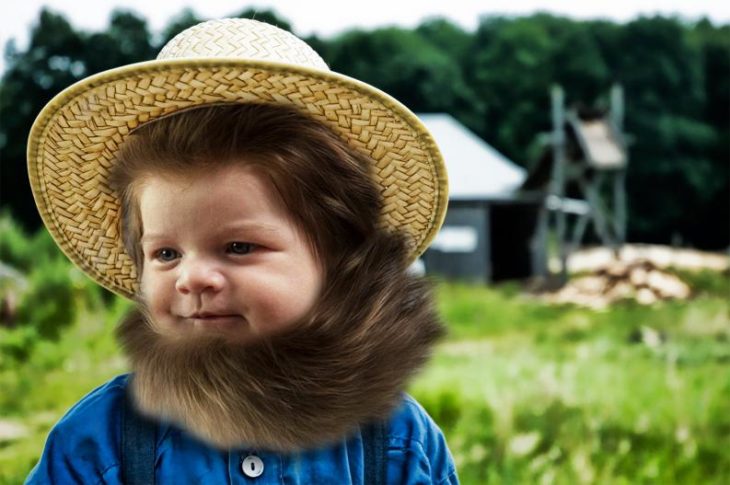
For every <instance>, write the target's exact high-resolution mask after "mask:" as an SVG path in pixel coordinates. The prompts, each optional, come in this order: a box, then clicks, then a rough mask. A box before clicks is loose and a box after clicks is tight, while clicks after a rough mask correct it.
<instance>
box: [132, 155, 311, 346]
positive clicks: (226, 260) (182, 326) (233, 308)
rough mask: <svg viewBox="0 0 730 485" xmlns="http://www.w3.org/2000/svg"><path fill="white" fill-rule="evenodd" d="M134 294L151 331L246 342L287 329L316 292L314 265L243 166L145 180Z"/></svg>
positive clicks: (262, 182) (270, 193)
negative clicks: (151, 324) (141, 263)
mask: <svg viewBox="0 0 730 485" xmlns="http://www.w3.org/2000/svg"><path fill="white" fill-rule="evenodd" d="M137 194H138V196H139V207H140V213H141V218H142V225H143V228H144V233H143V237H142V250H143V253H144V269H143V271H142V277H141V290H142V295H143V298H144V300H145V302H146V304H147V306H148V309H149V311H150V312H151V317H152V319H153V321H154V323H155V325H157V326H158V327H159V328H160V330H162V331H163V332H166V333H168V332H169V333H172V334H176V335H181V336H191V335H195V333H196V332H202V333H207V332H222V333H224V334H226V335H227V336H229V337H230V338H231V339H232V340H235V341H240V342H245V341H250V340H252V339H255V338H260V337H263V336H266V335H271V334H273V333H276V332H278V331H280V330H284V329H286V328H287V327H288V326H290V325H291V324H293V323H295V322H296V321H298V320H299V319H300V318H301V317H303V316H304V315H305V314H306V313H307V312H308V311H309V310H310V309H311V307H312V306H313V304H314V302H315V300H316V299H317V297H318V296H319V293H320V288H321V285H322V278H323V272H322V269H321V267H320V264H319V262H318V261H317V259H316V257H315V255H314V254H313V253H312V251H311V250H310V248H309V245H308V244H307V241H306V239H305V237H304V236H303V235H302V234H301V232H300V231H299V230H298V228H297V227H296V226H295V224H294V223H293V221H292V218H291V216H290V215H289V213H288V212H287V210H286V209H285V208H284V207H283V205H282V204H281V202H280V201H279V199H278V198H277V197H276V194H275V192H274V189H273V187H272V186H271V184H270V182H268V181H267V180H266V179H265V178H264V177H262V176H261V175H259V174H258V173H256V172H255V171H254V170H252V169H251V168H250V167H241V166H230V167H224V168H221V169H216V170H214V171H212V172H209V173H206V174H204V175H202V176H196V177H182V178H181V177H163V176H158V175H151V176H148V177H145V178H144V180H143V181H142V184H141V185H140V187H139V190H138V192H137Z"/></svg>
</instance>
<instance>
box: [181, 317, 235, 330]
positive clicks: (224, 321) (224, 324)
mask: <svg viewBox="0 0 730 485" xmlns="http://www.w3.org/2000/svg"><path fill="white" fill-rule="evenodd" d="M186 319H187V320H188V321H189V322H190V323H191V324H192V325H193V327H195V328H203V329H217V330H230V329H233V328H235V327H238V326H240V325H241V324H242V323H243V322H244V319H243V317H241V316H240V315H236V314H216V313H194V314H192V315H190V316H189V317H186Z"/></svg>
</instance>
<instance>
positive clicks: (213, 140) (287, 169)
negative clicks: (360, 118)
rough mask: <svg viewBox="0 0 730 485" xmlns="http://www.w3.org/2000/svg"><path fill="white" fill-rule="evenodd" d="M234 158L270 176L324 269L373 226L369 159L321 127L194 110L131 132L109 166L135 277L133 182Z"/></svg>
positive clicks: (266, 115)
mask: <svg viewBox="0 0 730 485" xmlns="http://www.w3.org/2000/svg"><path fill="white" fill-rule="evenodd" d="M236 163H243V164H246V165H255V166H256V167H258V168H260V169H261V171H262V173H263V174H265V176H267V177H268V178H269V180H270V181H271V183H272V185H273V186H274V188H275V190H276V191H277V193H278V195H279V196H280V197H281V200H282V202H283V203H284V205H285V207H286V208H287V209H288V210H289V212H290V213H291V214H292V216H293V219H294V221H295V223H296V224H297V225H298V226H299V229H300V230H302V232H303V233H304V234H305V236H306V237H307V239H308V242H309V244H310V245H311V247H312V249H313V251H314V253H315V254H316V255H317V257H318V258H319V260H320V262H321V264H322V265H323V267H324V269H325V271H328V270H329V269H331V268H332V266H333V265H332V263H333V261H335V260H336V259H337V258H339V257H341V256H343V255H345V254H347V253H348V252H350V251H353V250H355V248H357V246H359V245H361V244H362V242H363V241H364V240H365V239H366V238H368V237H369V236H371V235H372V234H373V232H374V231H376V230H377V224H378V218H379V214H380V208H381V204H382V202H381V197H380V193H379V191H378V187H377V185H376V184H375V182H374V181H373V179H372V178H371V176H370V174H369V167H370V161H369V160H368V159H367V158H366V157H365V156H364V155H362V154H360V153H359V152H357V151H355V150H354V149H353V148H351V147H350V146H349V145H348V144H347V143H346V142H345V141H344V140H342V139H341V138H339V137H338V136H337V135H335V133H334V132H332V131H331V130H330V129H329V128H327V127H326V126H325V125H323V124H321V123H320V122H318V121H316V120H314V119H312V118H310V117H309V116H307V115H305V114H302V113H300V112H298V111H296V110H295V109H294V108H290V107H285V106H279V105H266V104H226V105H211V106H206V107H201V108H194V109H189V110H186V111H183V112H180V113H176V114H174V115H171V116H168V117H164V118H161V119H159V120H156V121H154V122H152V123H148V124H146V125H143V126H141V127H140V128H138V129H137V130H135V131H134V132H133V133H132V134H131V135H130V136H129V137H128V139H127V140H126V141H125V142H124V144H123V145H122V146H121V148H120V150H119V153H118V155H117V163H116V164H115V165H114V167H113V168H112V170H111V176H110V185H111V187H112V189H114V190H115V191H116V192H117V194H118V195H119V197H120V200H121V205H122V208H121V210H122V217H121V226H122V227H121V233H122V240H123V243H124V247H125V249H126V251H127V253H128V254H129V256H130V257H131V258H132V260H133V262H134V264H135V266H136V268H137V273H138V274H141V273H142V270H143V258H142V250H141V246H140V238H141V237H142V233H143V227H142V221H141V219H140V215H139V207H138V203H137V197H136V194H135V189H136V185H135V184H136V183H137V182H138V181H139V180H141V179H142V178H143V177H144V176H147V175H153V174H193V175H194V174H196V173H200V172H202V171H207V170H210V169H214V168H216V167H222V166H227V165H230V164H236Z"/></svg>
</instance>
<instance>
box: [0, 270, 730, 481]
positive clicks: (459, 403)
mask: <svg viewBox="0 0 730 485" xmlns="http://www.w3.org/2000/svg"><path fill="white" fill-rule="evenodd" d="M683 277H686V278H687V279H689V280H690V281H691V283H692V286H693V287H694V288H696V290H697V291H696V296H695V299H693V300H691V301H688V302H666V303H662V304H659V305H656V306H654V307H650V308H647V307H642V306H640V305H636V304H630V303H622V304H620V305H616V306H614V307H611V308H609V309H607V310H605V311H601V312H595V311H591V310H587V309H582V308H577V307H573V306H569V305H563V306H548V305H545V304H543V303H539V302H537V301H535V300H534V299H531V298H529V297H526V296H523V295H522V294H521V293H520V291H519V288H518V287H517V286H515V285H507V286H501V287H497V288H484V287H473V286H465V285H456V284H439V285H438V287H437V296H438V301H439V308H440V311H441V313H442V315H443V316H444V318H445V320H446V321H447V323H448V327H449V330H450V333H449V336H448V337H447V338H446V339H445V341H444V342H443V343H442V344H441V345H440V346H439V347H438V348H437V349H436V351H435V354H434V357H433V359H432V361H431V363H430V364H429V365H428V367H427V368H426V369H425V370H424V371H423V372H422V373H421V374H420V375H419V376H418V378H417V379H416V381H415V382H413V384H412V386H411V389H410V390H411V392H412V393H413V394H414V395H415V397H416V398H417V399H418V400H419V401H421V402H422V403H423V404H424V406H425V407H426V408H427V409H428V410H429V412H430V413H431V415H432V416H433V417H434V419H435V420H436V421H437V422H438V423H439V425H440V426H441V427H442V429H443V430H444V432H445V434H446V436H447V439H448V442H449V445H450V448H451V450H452V452H453V454H454V457H455V460H456V462H457V465H458V469H459V473H460V478H461V480H462V483H465V484H478V485H482V484H490V483H495V484H497V483H499V484H502V483H508V484H509V483H529V484H532V483H560V484H575V483H578V484H579V483H609V484H624V483H626V484H628V483H631V484H634V483H661V484H685V483H693V484H694V483H703V484H721V483H730V454H729V453H727V450H728V449H730V372H728V371H729V370H730V304H729V303H728V299H727V296H728V295H730V278H728V275H720V274H716V273H711V272H705V273H697V274H694V273H693V274H683ZM126 308H127V305H126V304H125V303H123V302H120V301H114V302H112V303H111V305H110V306H109V307H108V310H107V311H104V312H100V311H99V310H96V311H91V312H90V311H88V310H87V311H83V312H81V313H80V314H79V316H78V318H77V321H76V322H75V323H74V324H73V325H71V326H69V327H67V328H66V329H65V330H64V331H63V333H62V334H61V336H60V339H59V340H58V341H57V342H49V341H40V342H38V343H37V344H36V345H34V346H33V347H32V350H31V353H30V355H29V356H28V357H27V359H26V360H25V361H23V362H17V360H13V359H11V358H9V357H8V358H5V357H7V356H5V357H4V358H2V359H0V389H2V392H1V393H0V416H2V419H3V420H9V421H12V422H17V423H21V424H22V425H24V426H25V427H26V429H27V430H28V434H27V436H25V437H24V438H21V439H16V440H7V441H5V442H2V441H0V484H16V483H20V482H22V481H23V479H24V478H25V476H26V475H27V473H28V471H29V470H30V468H31V467H32V466H33V464H34V463H35V462H36V461H37V459H38V455H39V454H40V452H41V450H42V448H43V444H44V441H45V437H46V435H47V433H48V431H49V429H50V427H51V426H52V425H53V424H54V423H55V422H56V420H58V418H59V417H60V416H61V415H62V414H63V413H64V412H65V411H66V410H67V409H68V408H69V407H70V406H71V405H72V404H73V403H75V402H76V401H77V400H78V399H80V398H81V397H82V396H83V395H84V394H86V393H87V392H89V391H90V390H91V389H93V388H94V387H96V386H98V385H99V384H101V383H103V382H104V381H106V380H107V379H109V378H110V377H112V376H114V375H117V374H119V373H121V372H125V361H124V359H123V358H122V357H121V355H120V353H119V349H118V347H117V345H116V343H115V342H114V340H113V337H112V328H113V326H114V324H115V322H116V321H117V320H118V319H119V317H120V316H121V315H122V314H123V312H124V310H125V309H126ZM642 328H643V329H645V330H644V331H646V329H651V330H652V331H655V332H657V334H658V335H660V336H661V343H659V344H658V345H655V346H651V345H647V344H645V343H643V342H642V339H641V333H642ZM20 331H21V330H20V329H16V330H11V331H7V330H6V331H5V333H4V334H0V339H9V338H13V336H14V335H15V333H16V332H20ZM0 357H2V356H0Z"/></svg>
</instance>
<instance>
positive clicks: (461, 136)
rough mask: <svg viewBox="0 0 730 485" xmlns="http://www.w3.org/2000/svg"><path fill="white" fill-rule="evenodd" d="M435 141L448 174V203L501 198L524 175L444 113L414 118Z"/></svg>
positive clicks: (520, 182) (511, 163)
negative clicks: (451, 200)
mask: <svg viewBox="0 0 730 485" xmlns="http://www.w3.org/2000/svg"><path fill="white" fill-rule="evenodd" d="M417 116H418V117H419V118H420V119H421V121H423V124H424V125H426V128H428V131H430V132H431V134H432V135H433V137H434V138H435V139H436V143H437V144H438V146H439V148H440V149H441V153H442V154H443V155H444V160H445V161H446V169H447V170H448V173H449V199H484V198H495V197H500V196H501V197H504V196H505V195H507V194H509V193H511V192H513V191H514V190H516V189H517V188H519V187H520V186H521V185H522V182H523V181H524V180H525V178H526V177H527V171H526V170H525V169H524V168H522V167H519V166H517V165H516V164H514V163H513V162H511V161H510V160H508V159H507V158H505V156H504V155H502V154H501V153H499V152H498V151H497V150H495V149H494V148H492V147H491V146H489V145H488V144H487V143H486V142H485V141H484V140H482V139H481V138H479V137H478V136H477V135H475V134H474V133H472V132H471V131H469V129H468V128H466V127H465V126H464V125H462V124H461V123H459V122H458V121H456V120H455V119H454V118H452V117H451V116H450V115H447V114H444V113H435V114H417Z"/></svg>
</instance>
